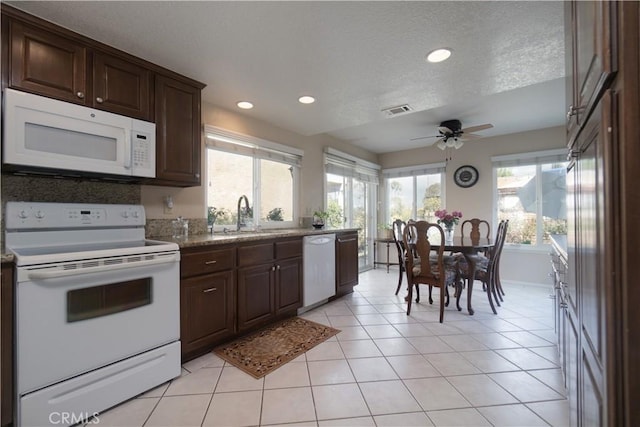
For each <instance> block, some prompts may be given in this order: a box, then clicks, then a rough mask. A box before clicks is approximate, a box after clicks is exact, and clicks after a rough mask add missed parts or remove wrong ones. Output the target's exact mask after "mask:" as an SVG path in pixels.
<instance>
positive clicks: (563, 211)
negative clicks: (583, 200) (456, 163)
mask: <svg viewBox="0 0 640 427" xmlns="http://www.w3.org/2000/svg"><path fill="white" fill-rule="evenodd" d="M492 160H493V166H494V177H495V184H496V185H495V188H496V191H497V197H496V202H497V206H496V208H497V220H498V221H501V220H503V219H508V220H509V228H508V231H507V238H506V242H507V243H512V244H520V245H529V246H532V247H533V246H537V245H542V244H548V243H550V240H549V235H551V234H566V232H567V208H566V174H567V171H566V166H567V162H566V161H564V153H563V152H557V151H555V150H554V151H547V152H540V153H531V154H526V155H519V156H518V158H517V159H516V158H513V156H501V157H498V158H494V159H492Z"/></svg>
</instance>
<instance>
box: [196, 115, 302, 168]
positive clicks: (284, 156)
mask: <svg viewBox="0 0 640 427" xmlns="http://www.w3.org/2000/svg"><path fill="white" fill-rule="evenodd" d="M204 130H205V135H206V137H207V138H206V145H207V147H211V148H215V149H216V150H221V151H226V152H229V153H235V154H243V155H245V156H251V157H255V158H259V159H266V160H273V161H276V162H281V163H286V164H289V165H292V166H297V167H299V166H300V164H301V163H302V155H303V154H304V151H302V150H299V149H297V148H293V147H289V146H287V145H283V144H278V143H277V142H272V141H267V140H265V139H260V138H256V137H253V136H249V135H243V134H241V133H236V132H232V131H229V130H226V129H221V128H218V127H215V126H210V125H205V129H204Z"/></svg>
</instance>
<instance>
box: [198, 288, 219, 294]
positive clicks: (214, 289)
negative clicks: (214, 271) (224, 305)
mask: <svg viewBox="0 0 640 427" xmlns="http://www.w3.org/2000/svg"><path fill="white" fill-rule="evenodd" d="M217 290H218V288H209V289H205V290H204V291H202V292H203V293H205V294H207V293H209V292H213V291H217Z"/></svg>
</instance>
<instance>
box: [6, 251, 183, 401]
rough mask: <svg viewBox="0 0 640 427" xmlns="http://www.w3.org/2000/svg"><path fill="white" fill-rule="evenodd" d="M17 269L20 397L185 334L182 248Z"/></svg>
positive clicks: (177, 338)
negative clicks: (127, 258)
mask: <svg viewBox="0 0 640 427" xmlns="http://www.w3.org/2000/svg"><path fill="white" fill-rule="evenodd" d="M70 264H71V263H67V266H66V267H65V265H64V264H59V265H47V266H46V267H43V268H37V267H20V268H18V270H17V275H18V282H17V296H16V317H17V388H18V393H19V394H20V395H24V394H25V393H28V392H31V391H34V390H38V389H40V388H43V387H45V386H48V385H51V384H54V383H56V382H59V381H62V380H65V379H68V378H71V377H73V376H76V375H79V374H81V373H85V372H88V371H90V370H93V369H97V368H100V367H103V366H105V365H108V364H111V363H114V362H117V361H119V360H123V359H125V358H128V357H131V356H134V355H136V354H139V353H141V352H143V351H147V350H150V349H154V348H157V347H159V346H162V345H164V344H167V343H170V342H176V341H178V340H179V338H180V332H179V331H180V315H179V314H180V308H179V307H180V289H179V287H180V284H179V270H180V268H179V264H180V253H179V252H178V253H164V254H152V255H146V256H145V255H142V256H139V257H136V259H134V260H130V261H128V262H126V263H120V264H113V265H111V264H109V262H108V261H104V260H99V261H94V260H91V261H88V262H76V263H74V265H75V267H73V268H71V267H69V265H70Z"/></svg>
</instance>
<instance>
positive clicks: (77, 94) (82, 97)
mask: <svg viewBox="0 0 640 427" xmlns="http://www.w3.org/2000/svg"><path fill="white" fill-rule="evenodd" d="M76 96H77V97H78V98H80V99H84V93H83V92H76Z"/></svg>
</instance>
